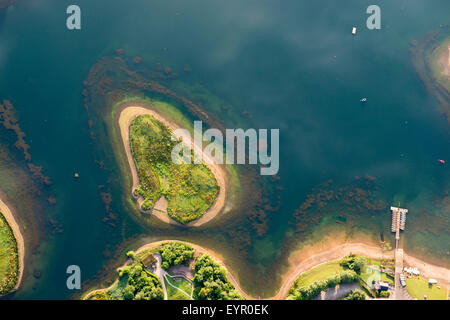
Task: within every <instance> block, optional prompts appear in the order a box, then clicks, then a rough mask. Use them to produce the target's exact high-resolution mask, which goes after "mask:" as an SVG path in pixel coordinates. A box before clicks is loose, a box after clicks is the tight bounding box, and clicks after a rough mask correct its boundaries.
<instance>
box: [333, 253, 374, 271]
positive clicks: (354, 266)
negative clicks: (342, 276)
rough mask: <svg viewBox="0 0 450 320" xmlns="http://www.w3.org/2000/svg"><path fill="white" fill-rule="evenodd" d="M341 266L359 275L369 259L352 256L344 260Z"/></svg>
mask: <svg viewBox="0 0 450 320" xmlns="http://www.w3.org/2000/svg"><path fill="white" fill-rule="evenodd" d="M339 264H340V265H341V267H343V268H345V269H349V270H353V271H355V272H356V273H357V274H361V272H362V271H364V268H365V266H366V264H367V259H366V258H364V257H361V256H356V255H354V254H351V255H349V256H347V257H345V258H343V259H342V260H341V261H340V262H339Z"/></svg>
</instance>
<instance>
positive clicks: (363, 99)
mask: <svg viewBox="0 0 450 320" xmlns="http://www.w3.org/2000/svg"><path fill="white" fill-rule="evenodd" d="M359 101H360V102H366V101H367V98H362V99H361V100H359Z"/></svg>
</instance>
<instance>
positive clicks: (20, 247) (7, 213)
mask: <svg viewBox="0 0 450 320" xmlns="http://www.w3.org/2000/svg"><path fill="white" fill-rule="evenodd" d="M0 212H1V213H2V214H3V216H4V217H5V218H6V221H7V222H8V224H9V226H10V227H11V229H12V231H13V234H14V237H15V238H16V242H17V251H18V255H19V275H18V278H17V283H16V286H15V287H14V290H17V289H18V288H19V286H20V283H21V281H22V276H23V268H24V259H25V243H24V241H23V236H22V233H21V232H20V228H19V225H18V224H17V222H16V219H15V218H14V215H13V214H12V212H11V210H10V209H9V207H8V206H7V205H6V204H5V203H4V202H3V201H2V200H1V199H0Z"/></svg>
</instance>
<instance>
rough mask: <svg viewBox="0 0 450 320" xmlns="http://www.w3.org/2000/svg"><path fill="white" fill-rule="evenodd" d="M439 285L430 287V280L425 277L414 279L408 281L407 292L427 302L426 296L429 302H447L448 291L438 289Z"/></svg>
mask: <svg viewBox="0 0 450 320" xmlns="http://www.w3.org/2000/svg"><path fill="white" fill-rule="evenodd" d="M438 285H439V283H438V284H437V285H436V284H433V285H432V286H429V285H428V279H426V278H423V277H420V276H419V277H413V278H410V279H406V290H408V292H409V294H410V295H411V296H412V297H413V298H416V299H419V300H425V299H424V297H423V296H424V295H426V296H427V300H446V296H445V295H446V290H444V289H442V288H440V289H439V288H438V287H437V286H438Z"/></svg>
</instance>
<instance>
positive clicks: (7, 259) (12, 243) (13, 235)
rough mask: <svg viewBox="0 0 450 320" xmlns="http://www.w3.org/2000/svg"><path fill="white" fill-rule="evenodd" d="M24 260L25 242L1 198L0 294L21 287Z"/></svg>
mask: <svg viewBox="0 0 450 320" xmlns="http://www.w3.org/2000/svg"><path fill="white" fill-rule="evenodd" d="M23 260H24V242H23V238H22V234H21V233H20V229H19V226H18V224H17V223H16V221H15V219H14V216H13V215H12V213H11V210H10V209H9V207H8V206H7V205H6V204H5V203H4V202H3V201H2V200H0V296H2V295H5V294H8V293H10V292H12V291H14V290H17V289H18V288H19V285H20V282H21V279H22V274H23V266H24V263H23Z"/></svg>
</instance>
